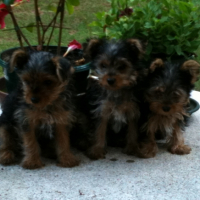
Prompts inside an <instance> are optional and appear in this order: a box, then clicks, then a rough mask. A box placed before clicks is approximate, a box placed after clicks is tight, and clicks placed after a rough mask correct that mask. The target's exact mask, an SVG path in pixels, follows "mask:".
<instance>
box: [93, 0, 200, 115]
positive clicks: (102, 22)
mask: <svg viewBox="0 0 200 200" xmlns="http://www.w3.org/2000/svg"><path fill="white" fill-rule="evenodd" d="M108 1H109V2H110V3H111V4H110V5H111V8H110V10H109V11H108V12H104V11H103V12H98V13H96V14H95V15H96V18H97V20H96V21H93V22H92V23H91V24H90V26H92V27H96V31H95V32H94V33H93V34H95V35H98V36H100V37H107V38H116V39H125V38H133V37H134V38H138V39H140V40H142V41H143V43H144V45H145V46H146V52H145V56H144V59H145V60H147V61H148V62H149V60H152V59H154V58H157V57H160V58H162V59H164V60H174V59H176V60H177V59H183V58H186V59H187V58H190V59H191V58H194V57H196V54H195V51H196V50H197V49H198V47H199V45H200V38H199V33H200V12H199V10H200V4H199V3H198V2H197V1H192V0H179V1H171V0H162V1H155V0H148V1H146V0H108ZM198 109H199V104H198V102H196V101H195V100H191V101H190V110H189V112H190V114H191V113H192V112H194V111H196V110H198Z"/></svg>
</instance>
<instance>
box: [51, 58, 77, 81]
mask: <svg viewBox="0 0 200 200" xmlns="http://www.w3.org/2000/svg"><path fill="white" fill-rule="evenodd" d="M51 60H52V62H53V64H54V65H55V68H56V75H57V77H58V80H59V81H60V82H64V81H66V80H67V81H68V79H69V78H70V76H71V75H72V74H73V73H74V72H75V70H74V68H73V67H72V66H71V63H70V61H69V60H67V59H66V58H63V57H59V56H56V57H54V58H52V59H51Z"/></svg>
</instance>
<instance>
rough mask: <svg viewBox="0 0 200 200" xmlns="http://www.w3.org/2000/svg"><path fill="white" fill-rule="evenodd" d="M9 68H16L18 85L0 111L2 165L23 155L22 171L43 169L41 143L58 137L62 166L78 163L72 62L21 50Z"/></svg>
mask: <svg viewBox="0 0 200 200" xmlns="http://www.w3.org/2000/svg"><path fill="white" fill-rule="evenodd" d="M11 66H12V67H13V66H15V70H16V73H17V75H18V76H19V79H20V82H19V87H18V88H17V90H16V91H14V92H13V93H11V94H9V95H8V97H7V98H6V99H5V102H4V104H3V107H2V110H3V113H2V115H1V117H0V141H1V146H0V163H1V164H3V165H10V164H13V163H15V162H16V160H17V157H18V155H19V153H20V152H21V151H23V153H24V157H23V161H22V166H23V168H27V169H35V168H40V167H42V166H44V164H43V163H42V160H41V156H40V150H41V149H40V145H39V141H40V139H41V138H47V140H48V139H54V144H55V149H56V150H55V151H56V154H57V157H58V165H59V166H61V167H74V166H76V165H78V164H79V160H78V159H77V158H76V157H75V156H74V155H73V154H72V152H71V150H70V140H69V132H70V130H71V129H72V127H73V125H74V123H75V122H76V118H77V117H76V111H75V106H74V103H73V97H74V92H73V84H72V82H73V80H72V74H73V71H74V69H73V68H72V67H71V64H70V62H69V61H68V60H66V59H64V58H61V57H59V56H54V55H53V54H51V53H48V52H32V53H27V52H25V51H23V50H17V51H16V52H14V54H13V56H12V59H11Z"/></svg>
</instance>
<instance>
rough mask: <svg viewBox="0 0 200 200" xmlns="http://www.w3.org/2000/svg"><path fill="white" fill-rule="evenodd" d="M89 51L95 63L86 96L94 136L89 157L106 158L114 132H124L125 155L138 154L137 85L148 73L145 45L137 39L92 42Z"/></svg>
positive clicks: (87, 48)
mask: <svg viewBox="0 0 200 200" xmlns="http://www.w3.org/2000/svg"><path fill="white" fill-rule="evenodd" d="M85 52H86V55H89V57H90V59H91V60H92V62H91V65H92V66H91V73H90V75H89V81H88V88H87V91H86V96H87V97H88V102H89V106H90V108H89V111H90V115H91V116H90V118H91V123H90V124H91V126H90V129H91V135H92V136H93V137H94V139H93V145H92V147H91V148H89V150H88V152H87V154H88V156H89V157H90V158H91V159H99V158H104V157H105V152H106V150H105V147H106V143H107V138H106V137H109V133H111V132H114V133H115V135H116V137H117V135H118V133H120V131H121V130H122V129H123V131H124V132H123V134H122V135H123V139H125V140H126V142H125V143H126V144H125V149H124V153H126V154H136V153H137V148H138V144H137V143H138V140H137V137H138V126H137V123H138V119H139V116H140V111H139V107H138V99H137V94H138V93H139V91H138V88H137V85H138V82H139V81H140V80H141V79H142V77H143V76H144V74H145V69H144V68H143V67H142V66H141V65H140V64H139V60H140V58H141V57H142V55H143V52H144V50H143V47H142V44H141V43H140V41H139V40H136V39H127V40H123V41H115V40H110V41H109V40H105V39H91V40H90V41H89V43H88V45H87V46H86V49H85ZM115 135H113V138H111V140H115Z"/></svg>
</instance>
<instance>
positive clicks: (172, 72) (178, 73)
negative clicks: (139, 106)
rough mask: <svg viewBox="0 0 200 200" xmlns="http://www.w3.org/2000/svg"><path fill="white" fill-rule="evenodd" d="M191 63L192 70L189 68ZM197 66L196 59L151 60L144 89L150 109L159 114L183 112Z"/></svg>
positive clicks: (196, 72) (194, 79)
mask: <svg viewBox="0 0 200 200" xmlns="http://www.w3.org/2000/svg"><path fill="white" fill-rule="evenodd" d="M191 63H192V69H193V70H190V69H191ZM198 68H199V64H198V63H197V62H196V61H185V62H183V63H179V62H176V63H174V62H163V61H162V60H161V59H156V60H155V61H154V62H152V64H151V66H150V74H149V77H148V80H147V85H146V91H145V100H146V101H147V102H148V103H149V108H150V110H151V111H152V112H154V113H157V114H160V115H172V114H175V113H184V112H185V110H184V109H185V107H186V106H187V104H188V102H189V96H190V92H191V90H192V88H193V86H194V85H193V83H194V81H196V80H197V78H196V77H197V74H198V70H197V69H198Z"/></svg>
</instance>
